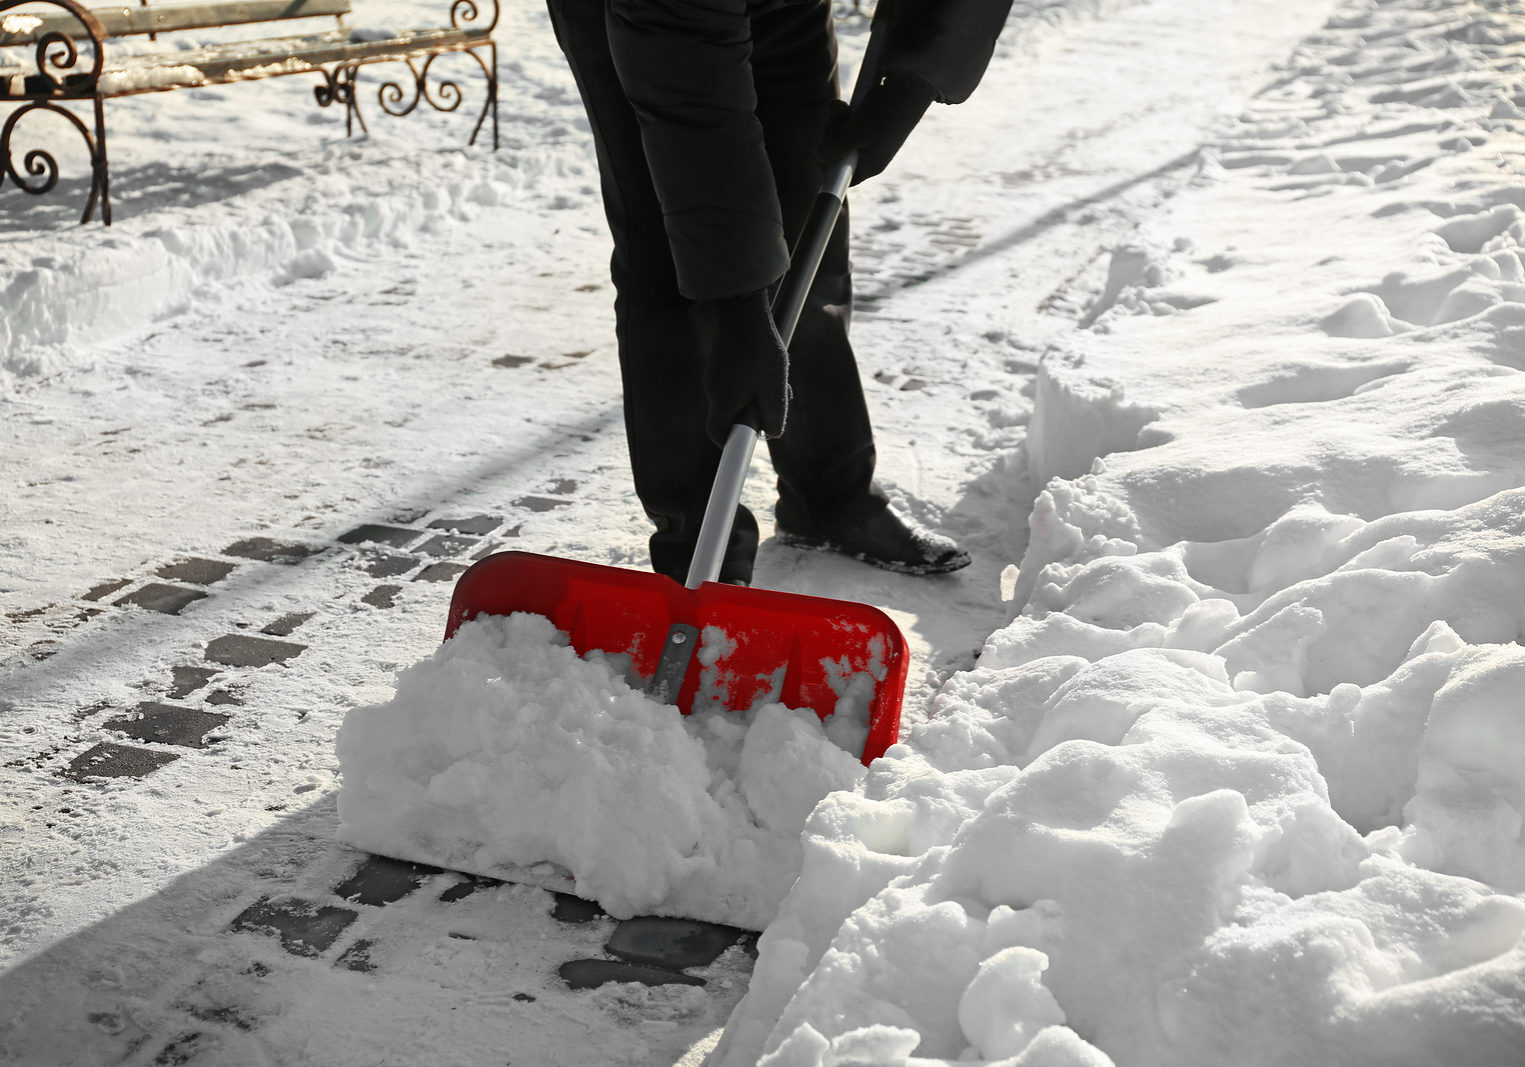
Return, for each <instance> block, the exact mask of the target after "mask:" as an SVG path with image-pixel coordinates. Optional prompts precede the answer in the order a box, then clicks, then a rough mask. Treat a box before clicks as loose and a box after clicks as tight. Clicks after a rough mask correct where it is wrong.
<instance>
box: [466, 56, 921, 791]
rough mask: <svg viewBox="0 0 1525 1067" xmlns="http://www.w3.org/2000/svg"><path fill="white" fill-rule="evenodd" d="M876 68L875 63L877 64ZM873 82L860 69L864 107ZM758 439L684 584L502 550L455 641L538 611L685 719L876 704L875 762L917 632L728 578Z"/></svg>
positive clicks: (738, 447)
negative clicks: (479, 621)
mask: <svg viewBox="0 0 1525 1067" xmlns="http://www.w3.org/2000/svg"><path fill="white" fill-rule="evenodd" d="M870 51H871V52H872V51H874V49H873V47H872V45H871V46H870ZM872 66H873V64H872V62H871V60H870V59H869V58H865V60H864V68H865V70H868V69H871V68H872ZM867 84H869V79H867V78H865V77H864V76H863V75H862V74H860V76H859V78H858V83H857V86H856V87H855V92H854V98H855V100H854V102H855V103H856V101H857V97H859V96H860V95H861V93H862V91H863V89H864V87H865V86H866V85H867ZM856 165H857V153H856V152H854V153H851V154H850V155H849V156H848V157H847V158H846V159H844V160H843V161H842V162H840V163H838V164H837V165H836V166H835V167H834V168H833V169H832V170H831V172H830V174H829V175H828V176H827V179H826V182H825V184H824V185H823V186H822V188H821V192H820V194H819V195H818V196H817V197H816V203H815V205H814V207H813V208H812V210H811V214H810V218H809V219H808V220H807V221H806V223H805V229H804V232H803V234H802V235H801V237H800V241H799V245H798V246H797V247H796V249H795V253H794V257H793V262H792V264H791V267H790V272H789V275H788V277H787V278H786V279H785V282H784V285H783V286H782V287H781V289H780V292H779V296H778V298H777V299H776V300H775V301H774V305H773V311H774V321H775V322H776V323H777V325H778V331H779V334H780V336H782V337H783V339H784V343H785V345H788V343H789V341H790V339H791V338H792V337H793V335H794V328H795V325H796V324H797V323H798V322H799V317H800V310H801V308H802V307H803V306H804V303H805V295H806V293H807V292H809V290H810V285H811V282H812V281H813V280H814V279H815V274H816V270H817V268H818V267H819V266H820V263H821V257H822V255H823V254H824V253H825V250H826V242H827V239H828V238H829V237H830V235H831V231H832V227H833V226H835V225H836V221H837V215H838V214H839V213H840V211H841V209H842V200H843V198H844V197H845V196H846V195H847V188H848V186H849V185H850V184H851V182H852V174H853V169H854V167H855V166H856ZM757 437H758V434H757V431H756V430H755V429H753V428H752V427H750V426H748V425H746V424H745V423H738V424H737V425H735V426H733V427H731V433H730V436H729V437H728V438H727V440H726V444H725V449H724V451H723V452H722V453H721V457H720V466H719V469H718V470H717V471H716V474H715V484H714V486H713V488H712V489H711V490H710V499H709V504H708V506H707V507H706V509H705V512H704V522H703V524H702V526H701V527H700V530H699V542H698V546H697V548H696V549H695V552H694V559H693V563H692V565H691V566H690V568H689V572H688V580H687V582H686V583H685V584H684V585H679V584H678V583H677V582H675V581H673V580H672V579H671V578H668V577H666V576H665V575H660V574H652V573H647V572H644V571H630V570H624V569H621V568H618V567H606V566H602V565H599V564H594V563H581V562H577V561H574V560H565V559H558V558H556V557H554V556H542V555H536V554H533V553H529V552H500V553H497V554H495V555H491V556H488V557H487V558H485V559H483V560H481V561H479V562H478V563H477V564H476V565H474V566H473V567H472V568H471V569H470V570H468V571H467V572H466V573H465V574H463V575H462V576H461V579H460V581H459V582H458V583H457V584H456V587H455V596H454V597H453V599H452V600H451V603H450V621H449V623H448V625H447V626H446V629H445V637H446V639H449V638H450V636H451V635H453V634H454V633H455V631H456V629H457V628H458V627H459V626H460V625H461V623H462V622H464V621H466V620H467V619H470V618H472V617H473V616H475V615H509V614H512V613H514V612H517V611H525V612H533V613H534V614H536V615H543V616H545V617H546V618H547V619H549V620H550V621H551V623H552V624H553V625H555V626H556V628H557V629H559V630H562V631H564V632H565V633H566V634H567V635H568V637H569V638H570V639H571V643H572V647H573V648H575V649H576V650H577V651H578V653H580V654H582V655H586V654H588V653H589V652H591V651H593V650H594V649H598V650H601V651H603V652H605V653H609V654H613V655H620V654H623V655H628V656H629V657H630V662H631V667H632V670H633V672H634V673H635V674H638V675H639V676H640V678H641V679H642V682H643V684H644V686H645V690H646V692H647V693H648V694H650V695H652V696H653V697H654V698H655V699H659V700H661V701H663V702H664V703H671V704H676V705H677V706H678V707H679V708H680V709H681V710H682V711H683V712H684V713H685V714H688V713H690V712H693V711H697V710H701V709H706V708H724V709H729V710H732V711H744V710H746V709H748V708H751V707H754V706H755V705H757V704H758V703H771V702H775V701H778V702H782V703H783V704H785V705H787V706H788V707H791V708H812V709H814V710H815V712H816V713H817V714H818V715H820V716H821V717H822V718H823V719H824V718H825V717H826V716H827V715H830V714H832V713H833V711H834V710H837V709H838V706H839V704H838V702H839V701H841V710H842V711H843V712H844V713H847V714H853V715H862V714H863V712H864V711H865V710H866V712H867V720H868V739H867V742H866V743H865V744H864V746H863V762H864V763H865V764H868V763H870V762H872V761H873V760H874V759H876V758H878V757H879V756H881V755H883V753H884V750H885V749H886V748H888V747H889V746H890V745H892V744H894V743H895V741H896V739H897V736H898V734H899V730H900V701H901V698H902V696H903V694H904V691H905V681H906V671H907V668H908V667H909V658H908V654H907V651H906V647H905V638H904V637H903V636H902V635H901V633H900V629H899V628H898V627H897V626H896V625H895V623H894V622H893V620H891V619H890V617H889V616H888V615H886V614H885V613H884V612H882V611H880V610H879V609H878V608H874V607H870V606H868V605H866V604H856V603H852V602H850V601H843V600H827V599H825V598H823V597H814V596H803V595H800V594H797V593H779V592H772V591H769V590H766V589H749V588H744V587H741V586H733V585H723V584H720V583H717V582H716V581H715V579H716V578H717V577H718V576H719V574H720V565H721V561H722V558H723V556H724V553H725V546H726V542H727V540H728V539H729V538H730V534H731V524H732V522H733V520H734V519H735V516H736V505H737V503H738V502H739V501H740V499H741V488H742V483H743V482H744V481H745V479H746V473H747V469H748V467H750V466H751V462H752V451H753V448H754V447H755V446H756V444H757ZM695 659H697V660H698V664H697V665H696V664H695V663H694V660H695Z"/></svg>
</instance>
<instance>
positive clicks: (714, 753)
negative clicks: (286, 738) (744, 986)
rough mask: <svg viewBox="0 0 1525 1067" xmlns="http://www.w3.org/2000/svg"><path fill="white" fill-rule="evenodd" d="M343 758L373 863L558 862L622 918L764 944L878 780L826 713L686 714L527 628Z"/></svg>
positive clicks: (414, 687)
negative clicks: (674, 921) (756, 937)
mask: <svg viewBox="0 0 1525 1067" xmlns="http://www.w3.org/2000/svg"><path fill="white" fill-rule="evenodd" d="M703 655H704V652H703V650H701V651H700V656H701V658H702V657H703ZM860 740H861V738H860ZM339 761H340V766H341V768H342V770H343V774H344V788H343V790H342V791H341V793H340V795H339V818H340V825H339V836H340V839H341V840H344V841H346V842H348V843H349V844H352V845H354V846H356V847H357V848H363V849H366V850H368V851H371V852H377V853H381V854H383V855H389V856H395V857H398V858H403V859H409V860H413V861H416V862H425V863H433V864H437V865H439V866H441V867H448V868H450V869H452V870H458V871H470V872H473V873H476V874H482V875H487V876H490V877H491V876H496V877H503V878H515V877H523V873H524V872H523V871H522V868H525V867H534V866H536V865H539V864H543V863H548V864H552V865H554V866H555V867H557V868H561V869H564V870H565V871H567V872H569V873H570V875H571V876H572V878H573V879H574V883H573V889H574V891H575V892H576V893H577V894H579V895H581V896H584V897H587V898H589V899H592V900H597V901H598V902H599V903H600V904H602V905H603V907H604V908H605V910H607V911H608V912H609V913H610V914H613V915H616V916H621V917H628V916H631V915H637V914H643V913H644V914H664V915H683V916H687V917H690V918H697V919H708V920H712V921H716V922H724V923H730V924H733V925H736V926H742V927H746V928H749V929H756V930H761V929H762V928H763V927H764V926H766V925H767V924H768V922H769V921H770V920H771V919H772V918H773V915H774V913H775V912H776V911H777V908H778V902H779V901H780V900H782V899H783V897H784V894H785V893H787V892H788V890H789V887H790V885H791V884H792V883H793V882H794V878H795V875H796V874H797V873H798V872H799V867H800V856H801V845H800V836H799V835H800V830H801V828H802V827H803V826H804V823H805V817H806V816H807V815H808V814H809V813H810V810H811V809H812V808H814V807H815V805H816V802H817V801H819V800H820V799H821V798H822V797H824V796H825V795H826V794H827V793H829V792H832V791H833V790H838V789H851V788H852V787H853V786H854V785H856V784H857V783H858V781H859V780H861V779H862V777H863V773H864V769H863V766H862V764H861V763H860V762H859V761H858V760H857V759H856V758H855V757H854V756H853V755H851V754H850V753H849V752H847V751H844V750H843V749H841V748H838V747H837V746H836V745H835V744H833V743H832V741H831V740H830V739H829V737H828V736H827V730H826V728H825V727H823V725H822V722H821V720H820V719H819V718H817V716H816V715H815V714H813V713H810V712H799V711H791V710H790V709H788V708H785V707H784V706H783V705H781V704H762V705H760V706H759V707H757V708H754V709H753V710H751V711H749V712H745V713H726V712H717V711H701V712H696V713H695V714H693V715H692V716H684V715H682V714H681V713H680V712H679V711H678V709H677V708H676V707H674V706H673V705H670V704H659V703H656V702H655V701H653V700H651V699H648V698H647V697H646V696H645V695H644V694H642V693H641V692H639V691H637V690H635V689H632V688H630V687H629V686H628V685H627V684H626V682H625V677H624V673H623V671H621V670H619V669H617V665H616V664H615V663H613V662H611V661H609V660H606V659H604V658H603V657H601V656H595V657H592V658H589V659H586V660H585V659H582V658H580V657H579V656H578V655H577V653H576V651H574V650H573V649H572V648H571V647H570V645H569V644H568V643H567V639H566V635H565V634H562V633H560V632H559V631H557V630H556V629H555V628H554V627H553V626H552V624H551V623H550V621H549V620H547V619H545V618H543V617H542V616H539V615H528V614H523V613H520V614H515V615H511V616H507V617H501V616H496V617H495V616H481V617H479V618H476V619H472V620H470V621H469V622H467V623H465V624H463V625H462V626H461V628H460V629H459V630H458V631H457V632H456V634H455V635H454V636H453V637H452V638H451V639H450V640H449V641H446V642H445V643H444V645H442V646H441V647H440V649H439V651H438V652H436V653H435V654H434V655H433V656H432V657H431V658H430V659H428V660H426V661H424V662H422V663H419V664H416V665H414V666H412V667H409V668H408V669H406V670H404V671H402V672H401V673H400V675H399V676H398V681H397V695H396V697H395V698H394V699H392V700H391V701H389V702H388V703H386V704H381V705H377V706H373V707H366V708H357V709H356V710H354V711H352V712H351V713H350V714H349V715H348V716H347V717H346V718H345V722H344V727H343V729H342V730H341V732H340V734H339Z"/></svg>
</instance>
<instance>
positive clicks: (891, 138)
mask: <svg viewBox="0 0 1525 1067" xmlns="http://www.w3.org/2000/svg"><path fill="white" fill-rule="evenodd" d="M935 99H937V91H936V90H935V89H933V88H932V86H931V84H930V83H928V82H927V81H925V80H923V79H922V78H919V77H917V76H916V75H914V74H904V73H892V74H887V75H885V77H884V80H883V81H881V82H880V83H879V84H878V85H876V86H874V87H873V88H872V89H870V90H869V91H868V92H867V93H866V94H864V97H863V100H862V101H861V102H860V103H859V104H858V106H857V107H855V108H849V107H848V106H847V104H846V103H844V102H842V101H840V100H839V101H837V103H836V105H835V110H834V111H833V113H832V116H831V119H830V120H829V121H828V122H827V124H826V132H825V134H823V135H822V137H821V146H820V148H818V149H817V150H816V157H817V159H818V160H819V161H820V162H821V164H822V165H823V166H828V167H829V166H831V165H832V164H834V163H836V162H838V161H839V160H841V158H842V157H843V156H845V155H847V153H848V152H849V151H851V150H852V149H854V148H856V149H857V150H858V166H857V168H856V169H855V170H854V171H853V181H852V183H853V184H854V185H857V184H858V183H859V182H861V181H863V180H864V179H865V178H872V177H873V176H874V175H876V174H878V173H880V172H881V171H883V170H884V168H885V167H887V166H889V165H890V160H892V159H894V158H895V153H896V152H898V151H900V146H901V145H903V144H905V140H906V138H907V137H909V136H910V135H911V131H912V130H914V129H915V128H916V124H917V123H918V122H920V121H921V117H922V116H923V115H925V114H926V113H927V108H929V107H930V106H932V101H933V100H935Z"/></svg>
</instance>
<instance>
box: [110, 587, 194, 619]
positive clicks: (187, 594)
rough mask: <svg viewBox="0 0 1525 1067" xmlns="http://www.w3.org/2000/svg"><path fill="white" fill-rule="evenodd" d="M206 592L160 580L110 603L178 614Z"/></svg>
mask: <svg viewBox="0 0 1525 1067" xmlns="http://www.w3.org/2000/svg"><path fill="white" fill-rule="evenodd" d="M205 596H206V593H204V592H202V591H201V590H200V589H187V588H185V587H184V586H180V585H165V584H164V583H162V582H149V583H148V584H147V585H145V586H143V587H141V588H139V589H135V590H133V591H132V592H131V593H128V594H127V595H126V596H124V597H122V598H121V599H120V600H114V601H112V603H114V604H116V605H118V606H121V605H124V604H134V605H136V606H138V607H140V608H147V609H148V610H149V611H157V612H159V613H160V614H163V615H179V614H180V612H182V611H184V610H185V608H186V606H187V605H190V604H194V603H195V602H196V601H198V600H201V599H203V598H205Z"/></svg>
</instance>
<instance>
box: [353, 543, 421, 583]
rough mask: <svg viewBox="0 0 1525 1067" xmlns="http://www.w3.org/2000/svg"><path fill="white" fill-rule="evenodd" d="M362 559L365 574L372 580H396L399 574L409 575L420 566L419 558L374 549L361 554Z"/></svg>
mask: <svg viewBox="0 0 1525 1067" xmlns="http://www.w3.org/2000/svg"><path fill="white" fill-rule="evenodd" d="M360 558H361V559H363V560H364V561H365V572H366V573H367V574H369V575H370V576H371V577H372V578H396V577H397V576H398V575H399V574H407V573H408V572H409V571H411V570H412V569H413V568H414V567H417V566H418V564H419V559H418V557H417V556H409V555H407V554H405V553H402V552H379V551H376V550H374V549H373V550H370V551H367V552H363V553H361V556H360Z"/></svg>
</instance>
